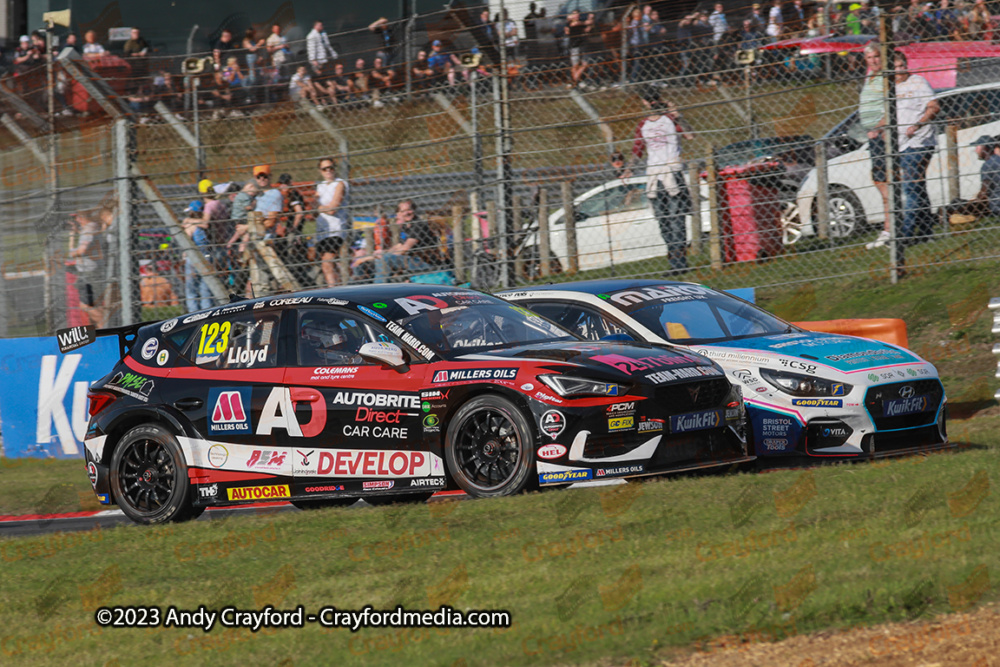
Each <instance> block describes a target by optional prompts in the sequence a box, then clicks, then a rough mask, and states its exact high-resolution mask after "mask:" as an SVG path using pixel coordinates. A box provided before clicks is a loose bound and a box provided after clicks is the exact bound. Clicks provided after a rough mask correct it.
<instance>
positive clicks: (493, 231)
mask: <svg viewBox="0 0 1000 667" xmlns="http://www.w3.org/2000/svg"><path fill="white" fill-rule="evenodd" d="M486 229H487V230H488V231H489V244H490V247H493V245H494V243H496V235H497V203H496V201H494V200H493V199H491V200H489V201H488V202H486Z"/></svg>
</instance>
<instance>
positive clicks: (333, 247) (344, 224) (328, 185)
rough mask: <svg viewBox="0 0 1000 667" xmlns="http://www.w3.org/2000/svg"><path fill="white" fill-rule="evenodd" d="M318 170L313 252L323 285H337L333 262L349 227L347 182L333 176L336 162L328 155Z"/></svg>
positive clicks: (320, 163)
mask: <svg viewBox="0 0 1000 667" xmlns="http://www.w3.org/2000/svg"><path fill="white" fill-rule="evenodd" d="M319 172H320V174H321V176H322V178H323V180H322V181H320V182H319V183H317V184H316V199H317V209H316V213H317V215H316V234H315V235H314V236H313V240H314V242H315V244H316V246H315V247H316V254H318V255H319V256H320V260H321V262H322V263H321V264H320V267H321V268H322V269H323V278H324V279H325V280H326V285H327V287H333V286H335V285H336V284H337V266H336V264H335V262H336V259H337V254H338V253H339V252H340V247H341V246H342V245H343V244H344V234H345V232H346V231H347V230H348V229H350V222H349V221H348V219H347V190H348V186H347V181H345V180H343V179H340V178H337V171H336V162H334V160H333V158H332V157H325V158H321V159H320V161H319Z"/></svg>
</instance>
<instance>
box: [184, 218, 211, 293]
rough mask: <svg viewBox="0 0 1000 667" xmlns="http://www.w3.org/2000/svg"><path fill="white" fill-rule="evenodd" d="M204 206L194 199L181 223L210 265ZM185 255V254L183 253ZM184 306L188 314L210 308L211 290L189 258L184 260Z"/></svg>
mask: <svg viewBox="0 0 1000 667" xmlns="http://www.w3.org/2000/svg"><path fill="white" fill-rule="evenodd" d="M204 209H205V205H204V204H202V202H201V200H200V199H195V200H194V201H192V202H191V203H190V204H188V207H187V208H186V209H184V212H185V213H186V214H187V216H186V217H185V218H184V220H183V221H182V222H181V226H182V227H183V228H184V232H185V233H186V234H187V235H188V236H189V237H191V240H192V241H193V242H194V244H195V246H197V247H198V250H200V251H201V252H202V254H203V255H204V256H205V260H206V261H207V262H208V264H209V265H210V266H211V265H212V261H213V258H212V255H211V248H210V247H209V239H208V233H207V232H206V231H205V229H206V227H208V223H207V222H206V221H205V220H204V216H203V211H204ZM185 255H186V253H185ZM184 297H185V298H184V305H185V306H186V307H187V310H188V312H192V313H193V312H194V311H196V310H204V309H205V308H211V307H212V290H211V289H209V287H208V283H206V282H205V280H204V278H202V276H201V274H200V273H198V269H197V268H196V266H195V263H194V262H193V261H192V260H191V258H190V257H186V256H185V259H184Z"/></svg>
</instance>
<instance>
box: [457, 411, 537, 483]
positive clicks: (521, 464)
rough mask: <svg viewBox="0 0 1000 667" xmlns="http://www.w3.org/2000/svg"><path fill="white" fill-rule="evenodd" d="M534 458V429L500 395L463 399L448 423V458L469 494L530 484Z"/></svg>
mask: <svg viewBox="0 0 1000 667" xmlns="http://www.w3.org/2000/svg"><path fill="white" fill-rule="evenodd" d="M534 458H535V448H534V439H533V438H532V429H531V427H530V425H529V424H528V421H527V420H526V419H525V418H524V415H523V414H522V413H521V411H520V409H518V407H517V406H516V405H514V403H512V402H511V401H509V400H507V399H506V398H503V397H501V396H480V397H479V398H474V399H472V400H471V401H469V402H468V403H466V404H465V405H463V406H462V407H461V408H460V409H459V410H458V412H456V413H455V416H454V417H453V418H452V420H451V423H450V424H449V425H448V434H447V441H446V445H445V460H446V462H447V464H448V471H449V472H450V473H451V476H452V478H453V479H454V480H455V482H456V483H457V484H458V485H459V486H460V487H461V488H462V490H464V491H465V492H466V493H468V494H469V495H470V496H473V497H477V498H486V497H491V496H510V495H514V494H515V493H518V492H520V491H521V490H523V489H524V488H525V486H527V484H528V481H529V477H530V474H531V472H532V470H533V469H534V466H533V465H532V464H533V463H534Z"/></svg>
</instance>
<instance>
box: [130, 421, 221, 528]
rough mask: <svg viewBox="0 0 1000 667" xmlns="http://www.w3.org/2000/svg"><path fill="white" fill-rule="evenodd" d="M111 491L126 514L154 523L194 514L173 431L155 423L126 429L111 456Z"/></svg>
mask: <svg viewBox="0 0 1000 667" xmlns="http://www.w3.org/2000/svg"><path fill="white" fill-rule="evenodd" d="M111 492H112V493H113V494H114V497H115V501H116V502H117V503H118V506H119V507H120V508H121V510H122V512H124V513H125V516H127V517H128V518H130V519H132V521H135V522H136V523H141V524H145V525H153V524H158V523H167V522H170V521H174V522H177V521H188V520H190V519H195V518H197V517H198V516H199V515H200V514H201V513H202V512H203V511H204V509H205V508H204V507H194V506H193V505H192V503H191V496H192V488H191V481H190V479H189V478H188V467H187V464H186V463H185V462H184V454H183V452H181V447H180V445H179V444H178V443H177V438H176V437H174V434H173V433H171V432H170V431H168V430H167V429H165V428H163V427H162V426H158V425H155V424H150V425H146V426H137V427H135V428H133V429H132V430H131V431H129V432H128V433H126V434H125V435H124V437H122V439H121V440H119V441H118V444H117V445H116V446H115V451H114V454H112V456H111Z"/></svg>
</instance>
